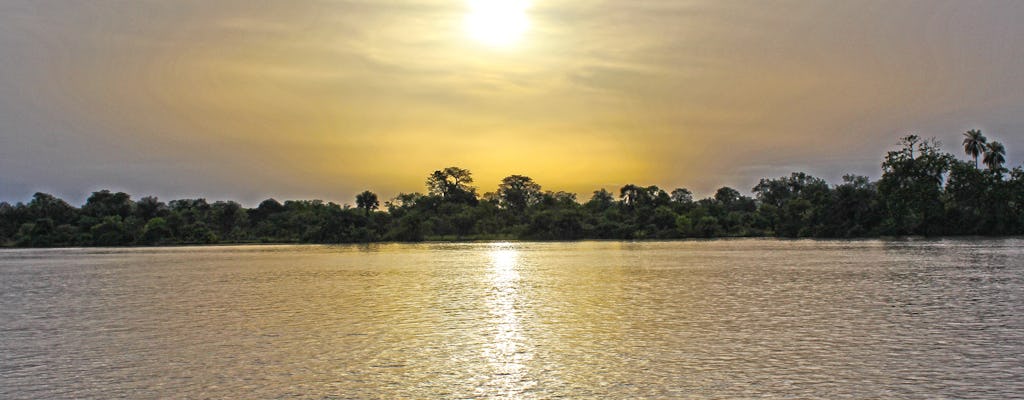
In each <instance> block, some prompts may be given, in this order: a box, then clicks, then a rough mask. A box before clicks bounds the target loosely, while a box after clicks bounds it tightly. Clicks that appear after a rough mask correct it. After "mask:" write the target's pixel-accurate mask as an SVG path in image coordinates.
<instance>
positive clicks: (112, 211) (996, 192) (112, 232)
mask: <svg viewBox="0 0 1024 400" xmlns="http://www.w3.org/2000/svg"><path fill="white" fill-rule="evenodd" d="M963 146H964V152H965V154H966V155H967V160H966V161H965V160H959V159H957V158H956V157H955V156H954V155H952V154H949V153H944V152H942V151H940V150H939V144H938V142H937V141H936V140H934V139H927V140H926V139H922V138H920V137H918V136H915V135H910V136H906V137H904V138H902V139H901V143H900V147H899V148H898V149H897V150H894V151H890V152H888V154H886V155H885V157H884V159H883V161H882V177H881V179H879V180H878V181H874V182H872V181H871V180H869V179H868V178H867V177H863V176H855V175H847V176H845V177H844V178H843V182H842V183H840V184H837V185H829V184H828V183H827V182H825V181H824V180H822V179H820V178H816V177H813V176H810V175H808V174H805V173H802V172H796V173H793V174H791V175H790V176H784V177H780V178H775V179H761V181H760V183H758V184H757V186H754V187H753V188H752V191H753V194H754V197H747V196H744V195H743V194H741V193H740V192H739V191H737V190H735V189H733V188H729V187H723V188H721V189H718V191H717V192H715V194H714V196H713V197H709V198H705V199H697V200H695V199H694V198H693V195H692V193H691V192H690V191H689V190H687V189H684V188H679V189H674V190H672V191H671V192H667V191H665V190H663V189H661V188H659V187H657V186H639V185H632V184H630V185H625V186H623V187H622V188H620V189H619V191H618V193H612V192H609V191H607V190H604V189H601V190H598V191H595V192H594V193H593V195H592V196H590V198H589V200H587V201H586V202H583V203H580V201H578V199H577V197H576V195H575V194H573V193H566V192H551V191H544V190H543V189H542V188H541V186H540V185H539V184H537V183H536V182H534V181H533V179H531V178H529V177H527V176H522V175H511V176H508V177H506V178H505V179H503V180H502V181H501V183H500V185H499V186H498V188H497V190H495V191H494V192H488V193H485V194H483V195H478V194H477V188H476V187H474V186H473V176H472V174H471V173H470V171H468V170H465V169H462V168H458V167H449V168H445V169H441V170H437V171H434V172H433V173H431V174H430V175H429V176H428V178H427V180H426V193H425V194H424V193H403V194H399V195H398V196H397V197H395V198H394V199H391V200H389V201H385V202H384V203H383V207H382V205H381V202H380V200H378V198H377V195H376V194H374V193H372V192H370V191H366V192H363V193H361V194H359V195H358V196H356V198H355V204H356V205H355V207H354V208H353V207H350V206H348V205H345V206H342V205H338V204H335V203H325V202H323V201H320V200H289V201H285V202H284V203H281V202H279V201H277V200H274V199H268V200H265V201H263V202H262V203H260V204H259V206H257V207H256V208H245V207H243V206H242V205H240V204H239V203H236V202H233V201H217V202H214V203H212V204H211V203H209V202H207V201H206V200H205V199H182V200H172V201H170V202H168V203H164V202H161V201H159V200H158V199H157V198H155V197H143V198H141V199H139V200H132V198H131V197H130V196H129V195H128V194H125V193H121V192H118V193H113V192H110V191H107V190H103V191H99V192H94V193H93V194H92V196H90V197H89V198H88V200H87V201H86V203H85V205H83V206H82V207H81V208H76V207H73V206H71V205H69V204H68V203H67V202H65V201H64V200H61V199H59V198H56V197H54V196H52V195H49V194H46V193H36V194H35V195H34V196H33V198H32V200H31V201H29V202H28V204H23V203H18V204H14V205H12V204H8V203H0V245H3V246H20V247H53V246H122V245H173V244H213V243H352V242H376V241H409V242H415V241H423V240H473V239H528V240H576V239H678V238H715V237H771V236H774V237H793V238H796V237H813V238H856V237H878V236H905V235H921V236H943V235H1019V234H1022V233H1024V170H1022V169H1021V167H1020V166H1018V167H1016V168H1013V169H1012V170H1010V169H1007V168H1006V167H1004V166H1003V164H1004V163H1005V154H1006V150H1005V148H1004V147H1003V145H1002V144H1000V143H999V142H988V141H987V140H986V138H985V137H984V136H983V135H982V134H981V132H980V131H977V130H971V131H967V132H966V133H964V141H963Z"/></svg>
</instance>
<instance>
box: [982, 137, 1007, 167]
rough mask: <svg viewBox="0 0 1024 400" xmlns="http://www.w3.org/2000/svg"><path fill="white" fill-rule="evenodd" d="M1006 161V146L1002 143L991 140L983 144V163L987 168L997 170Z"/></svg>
mask: <svg viewBox="0 0 1024 400" xmlns="http://www.w3.org/2000/svg"><path fill="white" fill-rule="evenodd" d="M1005 162H1006V148H1005V147H1003V144H1002V143H999V142H992V143H989V144H988V145H987V146H985V160H984V163H985V165H986V166H988V169H989V170H992V171H995V172H998V171H999V170H1000V169H1002V168H1003V163H1005Z"/></svg>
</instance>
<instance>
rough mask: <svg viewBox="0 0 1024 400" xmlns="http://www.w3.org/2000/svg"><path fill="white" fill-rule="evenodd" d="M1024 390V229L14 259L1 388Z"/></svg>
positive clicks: (975, 393)
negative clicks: (1015, 234)
mask: <svg viewBox="0 0 1024 400" xmlns="http://www.w3.org/2000/svg"><path fill="white" fill-rule="evenodd" d="M115 397H128V398H168V397H170V398H282V397H300V398H478V397H484V398H487V397H514V398H553V397H568V398H587V397H604V398H636V397H669V398H743V397H759V398H766V397H767V398H772V397H775V398H879V397H884V398H922V399H924V398H1009V397H1024V240H1020V239H1000V240H938V241H897V242H886V241H825V242H822V241H776V240H727V241H708V242H646V243H625V242H581V243H471V244H421V245H397V244H386V245H371V246H251V247H208V248H200V247H195V248H188V247H186V248H151V249H57V250H2V251H0V398H5V399H18V398H104V399H105V398H115Z"/></svg>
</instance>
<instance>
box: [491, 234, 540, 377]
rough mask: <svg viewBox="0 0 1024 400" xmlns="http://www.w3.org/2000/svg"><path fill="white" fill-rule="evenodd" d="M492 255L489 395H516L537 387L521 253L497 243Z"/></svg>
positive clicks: (506, 245) (510, 245)
mask: <svg viewBox="0 0 1024 400" xmlns="http://www.w3.org/2000/svg"><path fill="white" fill-rule="evenodd" d="M491 247H492V249H491V251H490V252H488V256H489V274H488V278H489V280H490V284H491V288H490V290H489V293H488V295H487V306H488V309H489V310H490V314H491V321H492V328H491V329H492V332H493V337H492V339H491V342H490V343H488V346H486V347H485V348H484V357H486V359H487V361H488V363H489V364H490V365H491V371H492V375H491V377H490V378H489V380H488V384H487V386H488V387H487V388H486V390H487V392H488V393H490V394H495V393H496V392H498V393H501V394H504V395H516V394H521V393H523V391H524V390H526V389H528V388H529V387H531V386H533V384H534V382H531V381H530V380H529V379H528V378H527V368H526V363H527V362H528V361H529V360H530V359H531V358H532V357H533V355H532V352H531V351H529V349H528V348H527V347H528V346H527V345H526V343H525V337H524V336H523V331H522V324H521V321H520V314H519V308H520V307H522V302H523V300H524V299H523V295H522V293H521V291H520V275H519V269H520V267H521V265H520V254H519V251H518V250H516V248H515V245H513V244H511V243H495V244H492V245H491Z"/></svg>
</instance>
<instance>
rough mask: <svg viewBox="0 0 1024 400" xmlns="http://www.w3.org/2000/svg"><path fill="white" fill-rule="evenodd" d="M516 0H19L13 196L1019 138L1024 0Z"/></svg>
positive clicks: (13, 4)
mask: <svg viewBox="0 0 1024 400" xmlns="http://www.w3.org/2000/svg"><path fill="white" fill-rule="evenodd" d="M511 1H513V2H514V3H515V4H514V6H511V7H497V8H493V7H492V9H496V10H498V14H516V15H511V16H509V18H518V19H503V18H502V17H499V18H498V19H496V20H494V21H483V22H484V24H483V26H491V25H501V24H502V23H508V22H509V21H512V22H516V21H518V22H516V23H518V24H519V25H516V26H517V28H518V31H517V32H520V33H521V35H519V36H516V37H513V38H504V39H507V40H502V41H500V42H501V43H495V42H496V40H486V39H487V38H481V37H480V34H479V32H474V31H473V29H479V27H477V28H472V26H474V25H473V23H476V24H477V25H480V24H479V22H480V21H473V20H472V19H471V18H473V17H468V16H470V15H475V14H473V13H474V12H476V11H479V8H480V7H485V8H486V7H487V0H473V1H467V0H387V1H383V0H336V1H301V2H296V1H256V0H245V1H234V0H217V1H210V0H202V1H191V0H178V1H146V0H138V1H127V0H125V1H114V0H94V1H63V0H29V1H20V0H5V1H2V2H0V200H5V201H25V200H28V199H29V198H31V196H32V193H34V192H36V191H44V192H48V193H53V194H55V195H58V196H60V197H63V198H65V199H68V200H69V201H70V202H71V203H72V204H81V203H82V202H84V199H85V198H86V197H87V196H88V194H89V193H90V192H92V191H95V190H99V189H104V188H109V189H112V190H122V191H126V192H128V193H130V194H132V195H133V196H135V197H141V196H144V195H157V196H159V197H160V198H161V199H164V200H170V199H175V198H185V197H204V198H207V199H210V200H225V199H233V200H238V201H241V202H242V203H243V204H246V205H255V204H257V203H258V202H259V201H260V200H262V199H266V198H270V197H274V198H277V199H279V200H284V199H324V200H327V201H334V202H338V203H353V202H354V200H353V198H354V196H355V194H356V193H358V192H361V191H363V190H367V189H369V190H372V191H374V192H376V193H378V194H379V195H380V196H381V197H382V198H384V199H387V198H390V197H392V196H394V195H395V194H397V193H399V192H413V191H420V192H422V191H424V181H425V179H426V177H427V175H428V174H429V173H430V172H431V171H433V170H436V169H441V168H444V167H447V166H459V167H462V168H466V169H469V170H470V171H472V172H473V174H474V177H475V178H476V185H477V186H478V187H479V192H480V193H483V192H488V191H493V190H494V189H495V188H496V187H497V185H498V182H499V181H500V180H501V178H503V177H505V176H507V175H511V174H521V175H528V176H530V177H532V178H533V179H534V180H535V181H537V182H538V183H540V184H541V185H542V186H543V187H544V189H547V190H565V191H571V192H576V193H579V197H580V199H581V200H586V199H587V198H589V197H590V193H591V192H592V191H594V190H595V189H598V188H607V189H609V190H612V191H617V188H619V187H621V186H622V185H624V184H627V183H634V184H640V185H658V186H660V187H662V188H664V189H666V190H671V189H673V188H677V187H686V188H689V189H691V190H693V191H694V192H695V193H697V194H698V195H701V196H702V195H708V194H711V193H713V192H714V190H715V189H717V188H718V187H721V186H731V187H734V188H737V189H739V190H740V191H741V192H744V193H749V190H750V188H751V187H753V186H754V185H755V184H756V183H757V182H758V180H759V179H760V178H762V177H778V176H783V175H788V174H789V173H790V172H793V171H806V172H808V173H811V174H814V175H816V176H820V177H822V178H825V179H827V180H829V181H831V182H837V181H839V180H840V178H841V177H842V175H843V174H845V173H856V174H861V175H868V176H870V177H872V178H877V177H878V176H879V175H880V163H881V159H882V156H883V155H884V154H885V152H886V151H887V150H890V149H892V148H894V146H895V145H896V143H897V142H898V138H899V137H901V136H904V135H906V134H908V133H916V134H919V135H921V136H924V137H936V138H938V139H939V140H940V141H942V142H943V144H944V148H945V149H946V150H947V151H950V152H953V153H954V154H957V155H958V156H962V153H963V152H962V150H961V149H960V141H961V135H962V132H964V131H965V130H967V129H972V128H978V129H981V130H982V131H983V132H984V133H985V134H986V136H988V137H989V139H990V140H998V141H1001V142H1003V143H1004V144H1005V145H1006V147H1007V151H1008V154H1007V159H1008V165H1011V166H1016V165H1020V164H1021V162H1022V161H1024V117H1022V116H1024V42H1022V41H1021V40H1020V39H1021V38H1024V24H1021V23H1020V21H1022V20H1024V2H1022V1H1012V0H1011V1H971V0H957V1H942V0H922V1H914V0H903V1H867V0H864V1H861V0H855V1H809V0H808V1H722V0H630V1H622V0H608V1H605V0H550V1H548V0H533V1H530V2H528V3H527V2H524V0H511ZM497 2H498V3H501V0H498V1H497ZM491 3H495V2H494V1H491ZM505 3H506V4H512V3H508V1H505ZM481 4H484V5H481ZM510 10H512V11H510ZM467 18H470V19H467ZM491 39H493V38H491Z"/></svg>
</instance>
